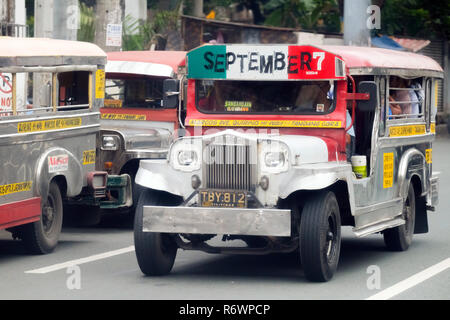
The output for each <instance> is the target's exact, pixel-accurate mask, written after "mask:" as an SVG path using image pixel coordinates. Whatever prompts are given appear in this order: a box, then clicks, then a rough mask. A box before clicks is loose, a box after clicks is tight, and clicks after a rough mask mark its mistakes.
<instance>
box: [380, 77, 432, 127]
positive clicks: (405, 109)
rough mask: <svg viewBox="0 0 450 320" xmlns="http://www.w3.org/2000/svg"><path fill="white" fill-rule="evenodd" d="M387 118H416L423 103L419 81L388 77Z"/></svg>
mask: <svg viewBox="0 0 450 320" xmlns="http://www.w3.org/2000/svg"><path fill="white" fill-rule="evenodd" d="M389 87H390V90H389V91H390V92H389V93H390V94H389V116H391V117H389V118H390V119H393V118H394V117H392V116H399V115H406V116H412V117H418V116H419V115H420V113H421V109H422V104H423V101H424V99H423V98H424V97H423V95H424V93H423V90H421V89H422V86H421V84H420V81H415V82H412V81H411V80H406V79H403V78H401V77H395V76H392V77H390V81H389Z"/></svg>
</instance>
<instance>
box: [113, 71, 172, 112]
mask: <svg viewBox="0 0 450 320" xmlns="http://www.w3.org/2000/svg"><path fill="white" fill-rule="evenodd" d="M163 81H164V79H163V78H146V77H126V76H122V77H120V78H119V77H109V78H107V79H106V97H105V107H106V108H162V100H163Z"/></svg>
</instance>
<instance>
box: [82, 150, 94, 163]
mask: <svg viewBox="0 0 450 320" xmlns="http://www.w3.org/2000/svg"><path fill="white" fill-rule="evenodd" d="M88 164H95V150H87V151H84V152H83V165H84V166H85V165H88Z"/></svg>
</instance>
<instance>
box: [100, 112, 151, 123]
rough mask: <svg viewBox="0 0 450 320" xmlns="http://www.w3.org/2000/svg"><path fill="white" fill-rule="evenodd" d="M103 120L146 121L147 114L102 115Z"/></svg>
mask: <svg viewBox="0 0 450 320" xmlns="http://www.w3.org/2000/svg"><path fill="white" fill-rule="evenodd" d="M102 120H128V121H145V120H147V116H146V115H145V114H119V113H102Z"/></svg>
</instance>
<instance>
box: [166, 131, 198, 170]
mask: <svg viewBox="0 0 450 320" xmlns="http://www.w3.org/2000/svg"><path fill="white" fill-rule="evenodd" d="M196 140H197V139H183V138H182V139H180V140H177V141H176V142H174V143H173V144H172V146H171V147H170V151H169V163H170V165H171V166H172V168H174V169H175V170H179V171H183V172H193V171H198V170H200V169H201V163H202V149H201V143H200V144H199V143H198V142H197V141H196ZM188 153H191V155H192V161H186V162H184V163H183V162H182V161H180V157H181V155H182V154H188Z"/></svg>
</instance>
